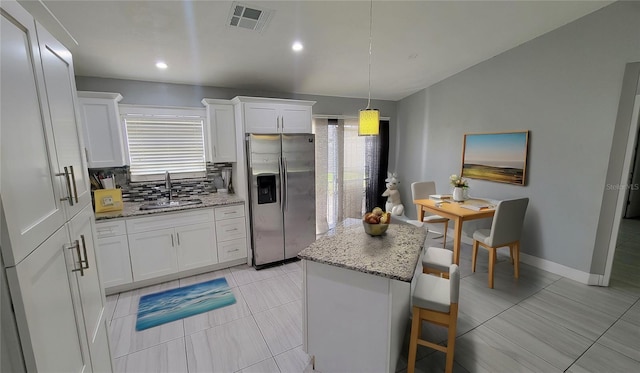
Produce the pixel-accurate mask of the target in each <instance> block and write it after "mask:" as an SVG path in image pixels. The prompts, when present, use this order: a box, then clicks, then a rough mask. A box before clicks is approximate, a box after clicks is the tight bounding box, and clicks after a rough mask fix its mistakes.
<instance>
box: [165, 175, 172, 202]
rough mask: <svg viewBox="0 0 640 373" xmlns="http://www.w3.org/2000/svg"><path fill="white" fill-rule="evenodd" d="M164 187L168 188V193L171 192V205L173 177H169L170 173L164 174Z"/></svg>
mask: <svg viewBox="0 0 640 373" xmlns="http://www.w3.org/2000/svg"><path fill="white" fill-rule="evenodd" d="M164 186H165V188H167V191H169V203H171V200H172V196H171V194H172V193H171V175H169V171H165V172H164Z"/></svg>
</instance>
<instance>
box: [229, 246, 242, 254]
mask: <svg viewBox="0 0 640 373" xmlns="http://www.w3.org/2000/svg"><path fill="white" fill-rule="evenodd" d="M236 251H240V248H237V247H236V248H235V249H233V250H228V251H227V252H228V253H234V252H236Z"/></svg>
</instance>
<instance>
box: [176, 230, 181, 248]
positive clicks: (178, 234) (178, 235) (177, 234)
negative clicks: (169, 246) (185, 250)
mask: <svg viewBox="0 0 640 373" xmlns="http://www.w3.org/2000/svg"><path fill="white" fill-rule="evenodd" d="M176 237H178V246H180V233H176Z"/></svg>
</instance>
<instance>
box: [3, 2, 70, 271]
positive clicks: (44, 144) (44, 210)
mask: <svg viewBox="0 0 640 373" xmlns="http://www.w3.org/2000/svg"><path fill="white" fill-rule="evenodd" d="M1 5H2V10H3V12H2V13H1V15H0V19H1V22H2V26H1V27H2V29H1V32H0V36H1V38H2V44H1V46H0V53H1V58H2V63H1V64H0V66H1V70H2V71H1V75H2V93H1V94H0V98H1V103H0V106H1V107H2V110H0V115H1V118H0V133H2V136H0V168H1V169H2V178H0V183H1V185H0V189H1V190H2V196H3V198H2V203H3V209H4V213H5V214H6V217H7V218H6V220H5V221H6V224H7V230H8V234H7V235H4V234H3V235H2V236H3V237H2V245H0V247H2V250H3V258H4V261H5V265H7V266H12V265H15V264H16V263H18V262H20V261H21V260H22V259H24V258H25V257H26V256H27V255H28V254H29V253H30V252H31V251H33V250H34V249H35V248H36V247H37V246H38V245H39V244H40V243H42V242H43V241H44V240H45V239H46V238H47V237H49V236H50V235H51V233H52V232H54V231H56V229H58V228H60V227H62V225H63V224H64V222H65V220H66V219H65V215H64V211H63V207H62V203H61V202H60V198H61V194H62V193H61V188H60V184H59V183H58V181H57V180H55V176H53V174H54V173H55V172H56V171H55V170H57V163H58V161H57V159H56V154H55V148H54V145H53V144H54V142H53V136H52V134H51V123H50V121H49V112H48V107H47V101H46V97H45V88H44V80H43V78H42V75H41V74H42V70H41V69H40V66H41V63H40V54H39V52H38V43H37V40H36V30H35V26H34V23H33V18H31V16H30V15H29V14H28V13H27V12H26V11H25V10H24V9H22V8H21V7H20V6H19V5H18V4H17V3H11V2H2V4H1ZM41 104H42V106H41ZM79 171H81V170H79ZM8 240H10V241H11V244H8Z"/></svg>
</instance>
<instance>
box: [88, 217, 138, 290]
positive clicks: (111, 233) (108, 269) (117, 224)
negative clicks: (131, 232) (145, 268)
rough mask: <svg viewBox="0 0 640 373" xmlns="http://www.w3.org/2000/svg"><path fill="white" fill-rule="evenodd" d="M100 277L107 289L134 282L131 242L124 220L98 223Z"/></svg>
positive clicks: (97, 251)
mask: <svg viewBox="0 0 640 373" xmlns="http://www.w3.org/2000/svg"><path fill="white" fill-rule="evenodd" d="M96 233H97V237H98V248H97V250H96V255H97V256H98V261H99V263H100V277H101V278H102V284H103V285H104V287H105V288H109V287H112V286H118V285H126V284H130V283H131V282H133V276H132V274H131V259H130V258H129V242H128V241H127V228H126V224H125V222H124V220H116V221H113V220H107V221H104V222H98V223H96Z"/></svg>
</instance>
